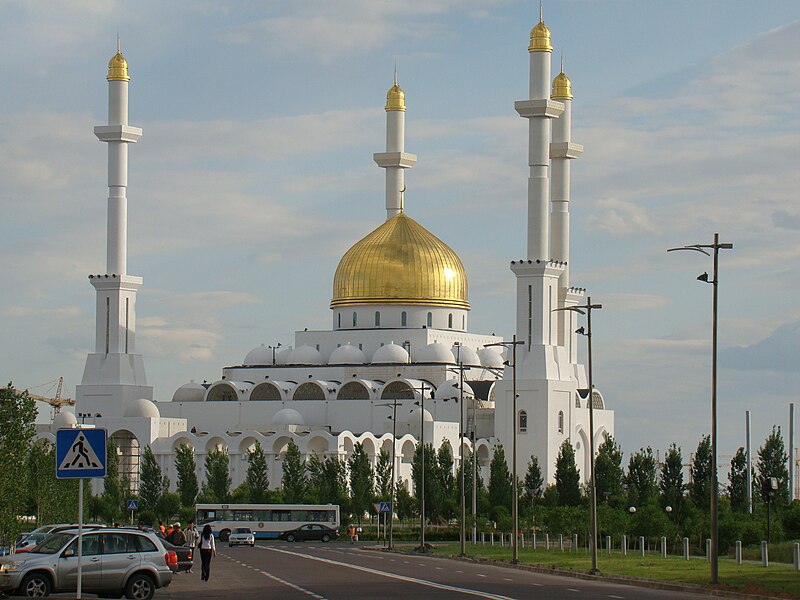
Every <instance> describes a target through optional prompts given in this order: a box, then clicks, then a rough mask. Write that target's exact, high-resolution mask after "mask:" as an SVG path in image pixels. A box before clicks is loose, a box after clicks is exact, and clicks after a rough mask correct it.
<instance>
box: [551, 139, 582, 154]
mask: <svg viewBox="0 0 800 600" xmlns="http://www.w3.org/2000/svg"><path fill="white" fill-rule="evenodd" d="M581 154H583V145H581V144H575V143H573V142H552V143H551V144H550V158H578V157H579V156H580V155H581Z"/></svg>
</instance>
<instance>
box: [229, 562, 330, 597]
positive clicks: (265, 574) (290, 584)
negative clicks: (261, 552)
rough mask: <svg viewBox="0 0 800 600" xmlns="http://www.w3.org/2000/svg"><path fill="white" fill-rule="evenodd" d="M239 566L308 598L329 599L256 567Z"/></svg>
mask: <svg viewBox="0 0 800 600" xmlns="http://www.w3.org/2000/svg"><path fill="white" fill-rule="evenodd" d="M220 554H222V552H220ZM222 556H224V557H225V558H227V559H229V560H233V559H232V558H231V557H230V556H228V555H227V554H222ZM234 562H239V561H238V560H236V561H234ZM239 564H240V565H242V566H245V567H249V568H251V569H253V570H254V571H256V572H258V573H261V574H262V575H264V576H265V577H269V578H270V579H272V580H273V581H277V582H278V583H282V584H283V585H285V586H287V587H290V588H292V589H293V590H297V591H298V592H302V593H303V594H306V595H307V596H311V597H312V598H315V599H316V600H327V598H325V596H320V595H319V594H315V593H314V592H312V591H311V590H307V589H305V588H302V587H300V586H299V585H295V584H294V583H292V582H291V581H286V580H285V579H281V578H280V577H276V576H275V575H273V574H272V573H267V572H266V571H259V570H258V569H256V568H255V567H251V566H250V565H245V564H244V563H239Z"/></svg>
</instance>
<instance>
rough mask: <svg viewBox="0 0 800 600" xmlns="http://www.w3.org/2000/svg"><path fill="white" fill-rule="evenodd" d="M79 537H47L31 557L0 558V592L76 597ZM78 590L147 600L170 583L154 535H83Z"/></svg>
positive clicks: (115, 532) (105, 532) (104, 532)
mask: <svg viewBox="0 0 800 600" xmlns="http://www.w3.org/2000/svg"><path fill="white" fill-rule="evenodd" d="M77 538H78V532H77V531H76V530H68V531H62V532H58V533H53V534H50V535H49V536H48V537H47V538H46V539H45V540H44V541H43V542H41V543H40V544H39V545H37V546H36V547H35V548H34V549H33V550H31V551H30V552H25V553H23V554H18V555H11V556H6V557H4V558H0V591H6V592H9V593H14V594H16V595H20V596H27V597H28V598H41V597H44V596H48V595H50V593H51V592H74V591H75V590H76V589H77V585H78V552H77V550H78V539H77ZM82 546H83V560H82V584H81V588H82V591H85V592H87V593H91V594H97V595H99V596H100V597H101V598H119V597H120V596H122V595H124V596H125V597H126V598H135V599H136V600H150V599H151V598H152V597H153V594H155V591H156V589H157V588H160V587H166V586H168V585H169V584H170V582H171V581H172V571H170V569H169V567H168V566H167V551H166V550H165V549H164V546H162V545H161V541H160V540H159V538H158V537H157V536H156V535H155V534H154V533H149V532H145V531H131V530H130V529H110V528H109V529H103V530H102V531H98V530H90V531H87V532H86V533H84V534H83V544H82Z"/></svg>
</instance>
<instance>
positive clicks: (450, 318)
mask: <svg viewBox="0 0 800 600" xmlns="http://www.w3.org/2000/svg"><path fill="white" fill-rule="evenodd" d="M447 328H448V329H452V328H453V313H450V314H449V315H447Z"/></svg>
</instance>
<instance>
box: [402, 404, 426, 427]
mask: <svg viewBox="0 0 800 600" xmlns="http://www.w3.org/2000/svg"><path fill="white" fill-rule="evenodd" d="M420 410H421V409H420V407H419V406H415V407H414V408H413V409H412V410H411V412H410V413H409V414H408V417H407V418H406V423H410V424H412V425H413V424H414V423H419V411H420ZM422 419H423V420H424V421H425V423H432V422H433V416H431V413H429V412H428V411H427V409H426V410H425V411H424V412H423V415H422Z"/></svg>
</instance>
